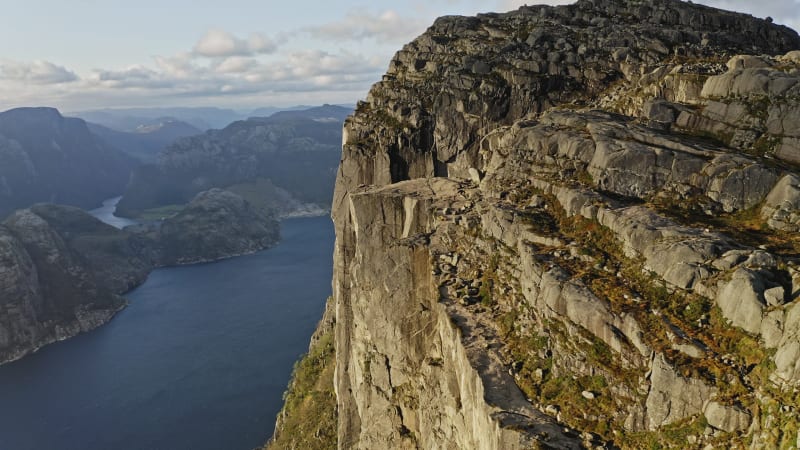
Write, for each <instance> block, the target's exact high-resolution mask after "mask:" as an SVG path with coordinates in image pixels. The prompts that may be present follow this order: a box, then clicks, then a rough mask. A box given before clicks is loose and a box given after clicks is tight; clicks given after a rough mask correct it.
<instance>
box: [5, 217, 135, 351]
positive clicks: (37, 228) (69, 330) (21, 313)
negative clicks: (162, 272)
mask: <svg viewBox="0 0 800 450" xmlns="http://www.w3.org/2000/svg"><path fill="white" fill-rule="evenodd" d="M76 216H78V217H79V219H80V220H88V221H89V222H90V225H91V226H92V227H94V228H96V230H95V231H100V232H99V233H98V234H97V236H98V239H99V240H102V241H104V242H105V243H107V244H109V245H114V246H119V247H121V248H126V247H128V248H129V244H130V242H129V241H128V240H127V239H126V238H121V236H119V235H117V230H116V229H115V228H113V227H111V226H109V225H105V224H103V223H101V222H99V221H96V220H95V219H94V218H92V217H91V216H88V215H87V214H86V213H85V212H83V211H81V210H80V209H77V208H71V207H60V206H55V205H36V206H35V207H33V208H31V209H25V210H20V211H16V212H14V213H13V214H11V215H10V216H9V217H8V219H6V221H5V222H3V224H2V225H0V363H2V362H6V361H10V360H14V359H17V358H20V357H22V356H24V355H25V354H27V353H29V352H31V351H35V350H36V349H38V348H39V347H42V346H43V345H46V344H49V343H52V342H55V341H59V340H63V339H66V338H68V337H72V336H74V335H76V334H78V333H80V332H84V331H89V330H91V329H93V328H96V327H97V326H99V325H102V324H103V323H105V322H107V321H108V320H110V319H111V317H112V316H113V315H114V314H115V313H116V312H117V311H119V310H120V309H122V308H123V307H124V306H125V300H124V299H123V298H122V297H120V296H118V295H116V294H117V293H118V288H119V286H120V283H122V284H125V282H126V281H127V279H128V278H129V277H133V278H138V277H140V276H141V277H143V276H144V274H143V273H140V272H139V271H138V268H137V267H136V266H137V265H138V261H136V262H131V261H130V260H129V259H128V258H126V257H125V256H130V255H120V256H118V257H114V258H113V261H111V263H112V265H109V266H107V267H106V268H105V270H106V271H112V270H113V271H118V272H116V273H117V275H116V276H109V277H108V278H107V279H103V280H100V279H98V277H97V274H96V273H95V272H94V271H93V270H92V268H91V267H90V264H89V263H87V260H86V259H85V255H84V254H82V252H81V251H80V250H79V248H81V247H83V246H84V245H85V244H87V242H86V240H85V239H84V238H85V237H86V236H85V235H83V233H82V232H81V233H78V235H73V231H72V230H70V229H67V230H64V229H59V228H61V226H60V225H63V224H64V223H70V222H71V223H73V224H74V219H75V218H76ZM81 216H82V217H81ZM93 221H94V222H95V223H93ZM92 252H95V253H103V250H101V249H96V250H95V249H93V250H92ZM96 262H97V263H100V262H101V261H100V260H99V259H98V260H96ZM105 262H108V261H105ZM129 264H130V266H129Z"/></svg>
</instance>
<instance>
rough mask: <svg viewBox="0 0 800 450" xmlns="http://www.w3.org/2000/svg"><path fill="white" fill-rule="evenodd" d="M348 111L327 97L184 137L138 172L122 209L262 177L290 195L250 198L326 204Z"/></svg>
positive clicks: (133, 211) (176, 200) (183, 199)
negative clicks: (321, 101)
mask: <svg viewBox="0 0 800 450" xmlns="http://www.w3.org/2000/svg"><path fill="white" fill-rule="evenodd" d="M349 113H350V110H348V109H346V108H342V107H338V106H330V105H326V106H322V107H318V108H312V109H309V110H304V111H288V112H282V113H278V114H275V115H272V116H270V117H266V118H258V117H256V118H250V119H248V120H242V121H237V122H234V123H232V124H230V125H228V126H227V127H225V128H224V129H222V130H210V131H208V132H206V133H205V134H201V135H198V136H193V137H188V138H184V139H180V140H178V141H176V142H175V143H174V144H172V145H170V146H169V147H168V148H166V149H165V150H164V151H163V152H162V153H160V154H159V156H158V162H157V163H156V164H154V165H146V166H143V167H142V168H140V169H138V170H137V171H136V172H135V173H134V174H133V176H132V178H131V183H130V185H129V186H128V188H127V190H126V192H125V195H124V196H123V198H122V199H121V200H120V202H119V204H118V205H117V212H118V213H119V214H120V215H124V216H135V215H137V214H139V213H141V212H142V211H143V210H147V209H151V208H155V207H159V206H164V205H173V204H180V205H182V204H185V203H188V202H189V201H190V200H191V199H192V198H193V197H194V196H195V195H196V194H197V193H199V192H202V191H205V190H208V189H211V188H215V187H216V188H226V189H229V190H237V189H239V187H241V185H252V184H254V183H265V182H267V183H271V184H272V185H274V186H276V187H277V188H279V189H280V192H281V193H288V194H290V196H289V197H288V198H287V199H285V200H282V198H281V197H282V196H280V195H273V196H267V195H266V194H267V193H266V192H264V193H263V195H262V197H265V198H262V199H257V200H256V199H250V200H251V202H253V201H256V202H271V203H282V205H280V207H281V208H283V209H286V210H288V209H290V208H291V207H294V206H295V204H299V205H300V206H301V207H302V205H304V204H314V205H317V206H318V205H328V204H329V203H330V196H331V192H332V190H333V183H334V179H335V173H336V172H335V168H336V164H337V163H338V160H339V146H340V144H341V125H342V122H343V121H344V118H345V116H346V115H347V114H349ZM237 186H238V187H237ZM276 200H281V201H280V202H276Z"/></svg>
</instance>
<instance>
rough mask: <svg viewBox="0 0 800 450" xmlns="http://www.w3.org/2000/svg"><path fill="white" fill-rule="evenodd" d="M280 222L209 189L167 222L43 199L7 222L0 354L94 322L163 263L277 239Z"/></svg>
mask: <svg viewBox="0 0 800 450" xmlns="http://www.w3.org/2000/svg"><path fill="white" fill-rule="evenodd" d="M278 239H279V224H278V221H277V220H276V219H275V217H274V214H273V213H272V212H271V211H269V210H261V209H256V208H254V207H253V206H251V205H250V204H249V203H248V202H247V201H246V200H244V199H243V198H241V197H239V196H238V195H236V194H233V193H230V192H227V191H222V190H220V189H212V190H210V191H207V192H202V193H200V194H198V195H197V196H196V198H195V199H194V200H193V201H192V202H190V203H189V205H187V206H186V207H185V208H184V209H183V210H181V211H180V212H179V213H178V214H176V215H175V216H174V217H170V218H168V219H166V220H164V221H163V223H162V224H160V226H146V225H143V226H133V227H128V228H126V229H124V230H118V229H117V228H114V227H112V226H110V225H107V224H105V223H103V222H101V221H99V220H97V219H95V218H94V217H92V216H91V215H89V214H88V213H86V212H85V211H83V210H81V209H79V208H75V207H70V206H63V205H52V204H37V205H34V206H31V207H30V208H28V209H23V210H18V211H15V212H14V213H12V214H11V215H10V216H9V217H8V219H6V221H4V222H3V223H2V224H0V364H2V363H4V362H7V361H12V360H15V359H18V358H20V357H22V356H24V355H26V354H28V353H30V352H33V351H36V350H37V349H38V348H40V347H42V346H44V345H47V344H49V343H52V342H55V341H59V340H63V339H67V338H69V337H72V336H74V335H76V334H78V333H81V332H85V331H89V330H92V329H94V328H96V327H98V326H100V325H102V324H104V323H106V322H107V321H109V320H111V318H112V317H113V316H114V314H115V313H116V312H117V311H119V310H120V309H122V308H123V307H124V306H125V299H124V298H122V297H120V295H121V294H124V293H125V292H128V291H129V290H131V289H133V288H134V287H136V286H138V285H139V284H141V283H143V282H144V281H145V279H146V278H147V275H148V274H149V273H150V272H151V271H152V270H153V269H154V268H156V267H160V266H167V265H177V264H190V263H196V262H203V261H212V260H217V259H221V258H227V257H231V256H236V255H241V254H244V253H252V252H255V251H258V250H263V249H265V248H268V247H271V246H272V245H274V244H275V243H277V241H278Z"/></svg>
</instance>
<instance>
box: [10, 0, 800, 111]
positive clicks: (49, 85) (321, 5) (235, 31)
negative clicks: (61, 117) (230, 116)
mask: <svg viewBox="0 0 800 450" xmlns="http://www.w3.org/2000/svg"><path fill="white" fill-rule="evenodd" d="M695 2H696V3H703V4H707V5H711V6H716V7H720V8H724V9H729V10H735V11H741V12H746V13H749V14H752V15H754V16H756V17H766V16H771V17H773V18H774V20H775V21H776V22H777V23H782V24H786V25H788V26H791V27H792V28H795V29H800V0H759V1H753V0H695ZM526 3H528V4H535V3H545V4H568V3H572V1H571V0H550V1H538V2H537V1H533V0H483V1H479V0H424V1H422V0H406V1H402V2H397V1H394V2H390V1H384V0H373V1H369V2H368V1H366V0H343V1H327V2H321V1H304V0H294V1H286V0H281V1H276V0H169V1H166V0H136V1H131V0H70V1H64V0H26V1H24V2H23V1H8V2H7V3H6V4H5V5H3V11H2V14H0V111H2V110H6V109H9V108H12V107H18V106H53V107H57V108H59V109H61V110H62V111H78V110H86V109H96V108H120V107H151V106H217V107H226V108H234V109H238V110H248V109H254V108H257V107H263V106H291V105H298V104H306V105H312V104H322V103H342V104H353V103H355V102H356V101H357V100H359V99H362V98H364V97H365V96H366V93H367V90H368V89H369V86H370V85H371V84H372V83H374V82H375V81H377V80H379V79H380V77H381V75H382V74H383V73H384V72H385V71H386V68H387V67H388V63H389V60H390V59H391V58H392V56H393V54H394V53H395V52H396V51H397V50H398V49H400V48H401V47H402V46H403V44H405V43H407V42H409V41H411V40H412V39H413V38H414V37H415V36H417V35H419V34H420V33H422V32H423V31H425V29H426V28H427V27H428V26H429V25H430V24H431V23H432V22H433V20H434V19H435V18H436V17H438V16H441V15H447V14H460V15H474V14H476V13H479V12H486V11H508V10H512V9H516V8H518V7H519V6H521V5H523V4H526Z"/></svg>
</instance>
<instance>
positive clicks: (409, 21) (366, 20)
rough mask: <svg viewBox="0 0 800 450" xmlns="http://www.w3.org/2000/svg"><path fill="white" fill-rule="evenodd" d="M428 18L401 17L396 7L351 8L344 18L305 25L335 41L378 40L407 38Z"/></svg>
mask: <svg viewBox="0 0 800 450" xmlns="http://www.w3.org/2000/svg"><path fill="white" fill-rule="evenodd" d="M428 25H429V21H428V20H422V19H414V18H409V17H402V16H401V15H400V14H398V13H397V12H396V11H394V10H387V11H384V12H381V13H378V14H373V13H370V12H360V11H350V12H349V13H348V14H347V15H346V16H345V17H344V18H342V19H341V20H338V21H335V22H330V23H327V24H324V25H319V26H315V27H309V28H306V29H305V31H307V32H308V33H310V34H311V36H312V37H314V38H317V39H332V40H335V41H347V40H355V41H358V40H364V39H374V40H376V41H379V42H398V41H407V40H410V39H412V38H413V37H414V36H416V35H418V34H420V33H421V32H422V31H424V30H425V28H427V26H428Z"/></svg>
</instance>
